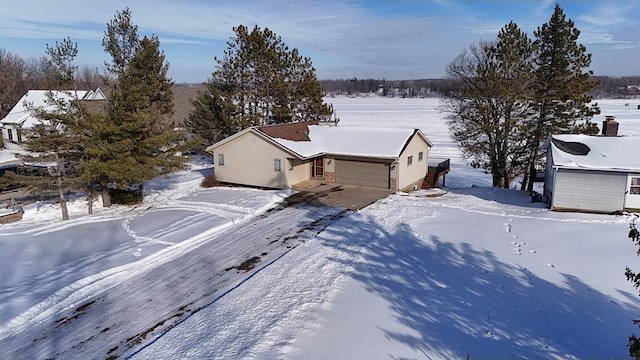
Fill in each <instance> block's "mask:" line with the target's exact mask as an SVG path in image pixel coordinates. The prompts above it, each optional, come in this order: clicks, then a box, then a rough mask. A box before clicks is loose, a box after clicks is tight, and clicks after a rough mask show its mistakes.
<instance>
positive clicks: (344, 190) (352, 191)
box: [288, 181, 394, 210]
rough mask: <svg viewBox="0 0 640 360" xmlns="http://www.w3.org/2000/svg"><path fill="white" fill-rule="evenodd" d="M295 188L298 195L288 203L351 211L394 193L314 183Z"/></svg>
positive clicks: (359, 187) (376, 189)
mask: <svg viewBox="0 0 640 360" xmlns="http://www.w3.org/2000/svg"><path fill="white" fill-rule="evenodd" d="M293 188H294V190H297V191H298V193H296V194H295V195H293V196H291V197H289V199H288V202H290V203H299V202H308V203H310V204H316V205H324V206H332V207H342V208H345V209H349V210H359V209H362V208H364V207H365V206H367V205H370V204H372V203H374V202H376V201H378V200H380V199H382V198H385V197H387V196H388V195H390V194H393V193H394V191H393V190H389V189H380V188H373V187H366V186H358V185H346V184H336V183H332V184H327V183H318V182H313V181H311V182H303V183H300V184H297V185H295V186H293Z"/></svg>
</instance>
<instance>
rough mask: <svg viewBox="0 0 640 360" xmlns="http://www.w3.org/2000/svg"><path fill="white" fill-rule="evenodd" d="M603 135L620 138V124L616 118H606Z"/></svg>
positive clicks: (603, 124) (603, 123)
mask: <svg viewBox="0 0 640 360" xmlns="http://www.w3.org/2000/svg"><path fill="white" fill-rule="evenodd" d="M602 135H604V136H618V122H617V121H616V118H615V117H614V116H605V120H604V121H603V122H602Z"/></svg>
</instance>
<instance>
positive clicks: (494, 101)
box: [442, 4, 599, 192]
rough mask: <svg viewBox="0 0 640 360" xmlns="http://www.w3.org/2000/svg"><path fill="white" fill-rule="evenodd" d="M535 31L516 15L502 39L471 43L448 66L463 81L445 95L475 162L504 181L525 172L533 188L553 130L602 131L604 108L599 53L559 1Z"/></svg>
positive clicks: (527, 186) (526, 186)
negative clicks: (597, 91)
mask: <svg viewBox="0 0 640 360" xmlns="http://www.w3.org/2000/svg"><path fill="white" fill-rule="evenodd" d="M533 34H534V38H533V39H529V37H528V36H527V34H526V33H525V32H523V31H522V30H521V29H520V28H519V27H518V25H517V24H516V23H514V22H510V23H508V24H506V25H505V26H504V27H503V28H502V29H501V30H500V32H499V33H498V35H497V38H496V39H495V40H494V41H488V42H487V41H481V42H479V43H478V44H474V45H471V46H470V47H469V49H465V50H463V51H462V52H461V53H460V54H459V55H458V56H457V57H456V58H455V59H454V60H453V61H451V62H450V63H449V65H448V66H447V68H446V72H447V76H448V78H449V79H451V80H453V81H455V82H457V83H458V84H459V86H457V87H455V88H453V89H451V90H450V91H448V92H445V93H443V98H442V104H443V105H442V107H443V110H445V111H446V112H447V113H448V115H447V117H446V118H447V124H448V126H449V128H450V130H451V134H452V136H453V138H454V139H455V141H457V142H458V144H459V146H460V149H461V150H462V153H463V155H464V156H465V157H466V158H467V159H469V161H470V163H471V165H473V166H475V167H478V168H481V169H484V170H485V171H487V172H488V173H490V174H491V175H492V177H493V185H494V186H496V187H509V186H510V185H511V183H512V181H513V180H514V179H515V178H517V177H519V176H522V177H523V180H522V183H521V189H522V190H527V191H529V192H533V183H534V181H535V179H536V174H537V173H538V172H539V171H540V170H542V168H543V166H544V161H543V160H544V149H543V145H544V142H545V141H546V140H547V138H548V137H549V135H550V134H558V133H586V134H594V133H597V132H598V127H597V125H596V124H595V123H593V122H591V118H592V116H593V115H594V114H597V113H599V109H598V107H597V104H593V103H592V99H593V89H594V87H595V85H596V81H595V79H593V78H592V72H591V71H590V70H587V69H588V68H589V65H590V63H591V55H590V54H588V53H587V51H586V48H585V47H584V46H583V45H581V44H579V43H578V37H579V35H580V31H579V30H578V29H577V28H575V26H574V23H573V21H572V20H570V19H567V18H566V15H565V14H564V11H563V10H562V8H561V7H560V6H559V5H558V4H556V6H555V9H554V12H553V14H552V15H551V18H550V19H549V21H548V22H547V23H545V24H543V25H542V26H540V27H538V28H537V29H536V30H535V31H534V33H533Z"/></svg>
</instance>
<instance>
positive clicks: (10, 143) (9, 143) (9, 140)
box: [0, 88, 106, 151]
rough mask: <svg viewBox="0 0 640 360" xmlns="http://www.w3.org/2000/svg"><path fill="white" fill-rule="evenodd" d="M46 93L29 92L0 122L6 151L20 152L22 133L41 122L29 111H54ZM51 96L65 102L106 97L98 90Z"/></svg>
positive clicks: (40, 91)
mask: <svg viewBox="0 0 640 360" xmlns="http://www.w3.org/2000/svg"><path fill="white" fill-rule="evenodd" d="M47 92H48V90H29V91H28V92H27V93H26V94H25V95H24V96H23V97H22V98H21V99H20V101H18V103H17V104H16V105H15V106H14V107H13V109H11V111H10V112H9V114H7V116H5V117H4V119H2V120H0V129H2V140H3V142H4V147H5V148H6V149H7V150H18V151H19V150H22V148H21V146H20V143H22V142H23V141H24V139H23V134H24V131H25V130H28V129H31V128H32V127H33V126H35V125H37V124H40V123H42V120H41V119H39V118H38V117H37V116H35V115H34V114H33V111H32V110H31V109H42V110H44V111H54V110H56V107H55V105H52V104H49V102H48V98H47ZM52 94H53V97H54V98H55V99H60V100H63V101H65V102H68V101H72V100H76V96H77V99H79V100H105V99H106V96H105V95H104V93H103V92H102V90H100V89H99V88H98V89H96V90H90V91H86V90H77V91H76V90H66V91H53V92H52ZM76 94H77V95H76Z"/></svg>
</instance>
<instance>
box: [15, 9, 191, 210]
mask: <svg viewBox="0 0 640 360" xmlns="http://www.w3.org/2000/svg"><path fill="white" fill-rule="evenodd" d="M137 30H138V27H137V26H136V25H134V24H133V23H132V22H131V13H130V11H129V9H125V10H123V11H119V12H117V13H116V15H115V17H114V18H113V20H111V21H110V22H109V23H108V24H107V29H106V31H105V35H104V38H103V41H102V45H103V47H104V49H105V51H106V52H107V53H108V54H109V55H110V56H111V62H108V63H106V64H105V65H106V68H107V73H106V74H104V75H102V79H101V81H102V82H104V83H105V84H107V86H108V87H109V89H110V91H109V96H108V101H107V102H106V104H104V107H103V108H100V109H91V110H89V109H88V108H87V103H86V102H83V101H78V99H79V98H80V97H79V96H78V93H77V91H78V90H77V89H78V86H79V82H78V80H77V79H78V77H79V76H81V73H80V72H79V68H78V67H77V66H76V65H75V63H74V60H75V57H76V55H77V53H78V49H77V44H76V43H74V42H72V41H71V40H70V39H69V38H67V39H64V40H63V41H61V42H56V44H55V45H54V46H49V45H47V49H46V53H47V67H48V69H50V71H51V72H50V74H51V75H52V80H51V83H49V85H50V86H49V87H48V90H47V92H46V94H47V100H46V103H47V105H48V107H46V108H37V107H32V108H31V109H30V110H31V111H32V113H33V114H34V115H36V116H37V117H38V118H40V119H42V121H41V123H40V124H38V125H36V126H34V127H33V128H32V129H24V130H25V136H24V139H25V140H24V143H23V147H24V148H25V150H27V151H28V152H29V155H26V156H24V160H25V162H27V163H33V164H43V165H46V169H47V171H46V172H45V173H44V174H43V175H44V176H35V177H34V176H21V175H20V174H8V175H7V176H8V177H13V178H15V179H17V180H18V181H21V182H24V183H26V184H28V185H31V186H33V187H35V188H36V189H40V190H43V189H48V190H56V191H57V193H58V196H59V203H60V208H61V212H62V219H63V220H66V219H68V218H69V214H68V210H67V206H66V198H65V191H66V190H68V189H75V190H85V191H86V193H87V200H88V209H89V213H91V212H92V209H93V208H92V204H93V198H94V195H95V194H100V195H101V196H102V203H103V206H105V207H109V206H111V203H112V195H113V194H118V193H122V194H127V195H128V196H129V198H128V199H127V198H125V197H122V196H121V197H119V198H118V199H120V201H121V202H127V201H140V200H141V199H142V191H143V184H144V181H145V180H149V179H152V178H154V177H157V176H159V175H162V174H166V173H170V172H173V171H176V170H178V169H182V168H184V167H185V166H186V164H187V160H188V159H187V158H186V157H184V156H182V151H184V150H185V149H186V148H187V147H188V142H187V141H186V134H185V133H184V132H183V131H177V130H176V129H175V128H174V126H173V124H171V123H170V122H168V121H167V120H166V119H167V118H168V117H169V116H170V114H171V112H172V107H173V102H172V87H173V82H172V81H171V80H170V79H169V78H168V77H167V71H168V64H167V63H166V62H165V57H164V53H163V52H162V50H160V41H159V40H158V38H157V37H156V36H151V37H147V36H143V37H140V36H139V35H138V31H137ZM57 89H64V90H63V91H57ZM52 109H53V110H52Z"/></svg>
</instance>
